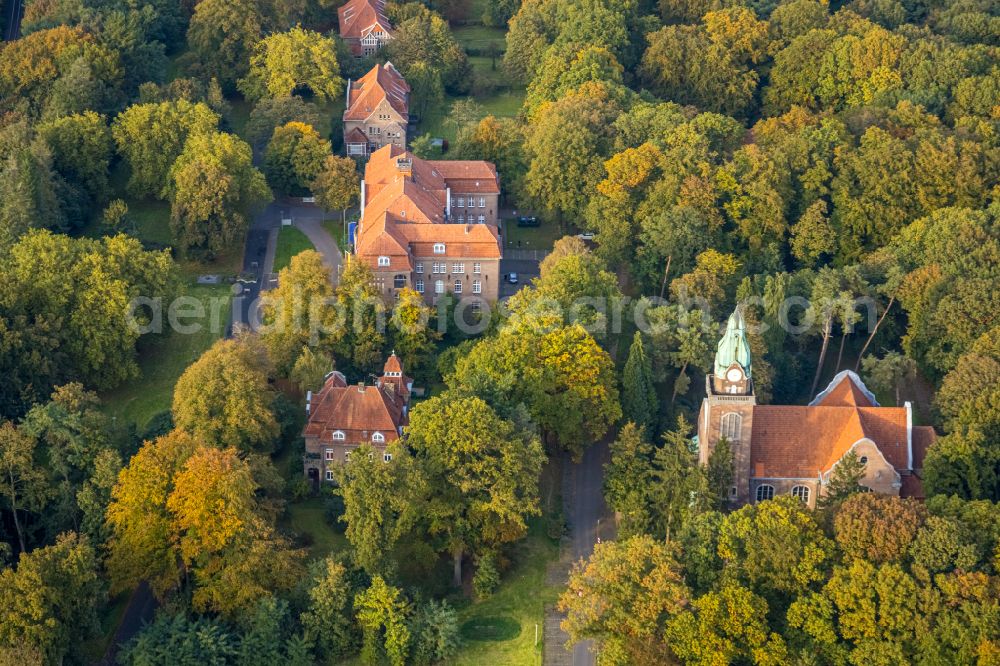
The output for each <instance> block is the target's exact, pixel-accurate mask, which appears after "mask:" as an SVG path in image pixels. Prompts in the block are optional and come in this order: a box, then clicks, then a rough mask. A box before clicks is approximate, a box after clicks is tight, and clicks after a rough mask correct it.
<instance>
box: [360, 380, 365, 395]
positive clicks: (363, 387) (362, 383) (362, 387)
mask: <svg viewBox="0 0 1000 666" xmlns="http://www.w3.org/2000/svg"><path fill="white" fill-rule="evenodd" d="M364 392H365V383H364V382H358V393H364Z"/></svg>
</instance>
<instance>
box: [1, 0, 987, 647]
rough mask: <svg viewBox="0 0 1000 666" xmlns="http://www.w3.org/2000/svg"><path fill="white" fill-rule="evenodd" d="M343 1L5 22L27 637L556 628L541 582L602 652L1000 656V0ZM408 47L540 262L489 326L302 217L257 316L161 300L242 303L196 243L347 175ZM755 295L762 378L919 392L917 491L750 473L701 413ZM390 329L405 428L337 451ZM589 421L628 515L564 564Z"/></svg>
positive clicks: (101, 1) (269, 641)
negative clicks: (308, 428) (336, 434)
mask: <svg viewBox="0 0 1000 666" xmlns="http://www.w3.org/2000/svg"><path fill="white" fill-rule="evenodd" d="M8 1H9V0H8ZM338 4H340V3H338V2H333V1H331V0H185V1H184V2H170V1H169V0H136V1H129V2H124V1H122V0H25V2H24V7H23V18H22V19H21V21H20V25H19V36H18V37H17V38H16V39H12V40H11V41H8V42H6V43H4V44H3V45H2V46H0V591H2V593H0V598H2V599H3V600H4V603H3V604H0V663H10V664H77V663H81V664H82V663H98V662H100V661H101V659H102V658H103V657H105V656H106V655H107V656H109V657H110V658H112V659H113V660H115V661H117V663H120V664H123V665H125V666H154V665H158V664H191V665H194V664H199V665H200V664H205V663H212V664H234V665H240V666H251V665H257V664H261V665H263V664H268V665H270V664H274V663H285V664H290V665H299V664H302V665H304V664H316V663H323V664H354V663H364V664H382V663H388V664H393V665H396V664H436V663H448V664H481V663H490V662H495V663H504V664H538V663H541V662H542V654H543V645H541V644H540V642H539V640H538V638H534V640H533V633H532V632H533V628H532V624H534V625H535V631H536V632H537V627H538V626H541V625H542V623H543V622H544V618H545V617H547V615H548V614H551V613H553V612H555V613H560V614H561V615H562V616H563V617H564V620H563V622H562V629H563V631H564V632H565V633H566V634H567V635H568V637H569V639H570V640H571V641H593V645H594V647H595V649H596V651H597V657H596V659H597V663H599V664H601V665H602V666H607V665H626V664H635V665H640V666H641V665H645V664H675V663H676V664H705V665H709V664H711V665H716V664H720V665H721V664H758V663H759V664H854V665H860V664H866V665H867V664H885V665H890V664H922V665H928V666H930V665H932V664H934V665H936V664H973V663H974V664H984V665H985V664H996V663H998V661H1000V601H998V599H1000V506H998V504H997V502H998V501H1000V317H998V316H997V313H998V311H1000V290H998V289H997V287H996V285H997V284H998V280H1000V200H998V198H1000V59H998V55H1000V5H997V4H996V3H994V2H990V1H989V0H852V1H850V2H834V3H829V2H826V1H822V0H780V1H775V0H659V1H658V2H654V1H653V0H427V1H426V2H423V1H421V2H406V3H393V2H390V3H387V5H386V14H387V16H388V18H389V20H390V21H391V23H392V25H393V29H394V32H393V37H392V39H391V41H389V43H388V44H387V45H386V46H385V47H384V48H383V49H382V50H381V51H379V52H377V53H375V54H374V55H369V56H365V57H363V58H356V57H354V56H353V55H352V54H351V52H350V50H349V48H348V45H347V44H345V42H344V41H343V40H342V39H341V38H340V37H339V35H338V31H337V11H336V10H337V6H338ZM4 8H5V9H6V10H7V11H5V12H4V15H5V18H4V20H9V19H7V18H6V17H7V16H10V14H11V12H10V5H5V7H4ZM15 15H16V12H15ZM4 27H5V28H9V27H10V26H4ZM7 33H8V31H7V30H6V29H5V30H4V34H7ZM386 61H391V62H392V63H393V64H394V65H395V66H396V67H397V68H398V69H399V71H400V72H401V73H402V74H403V76H404V77H405V78H406V80H407V82H408V83H409V85H410V87H411V89H412V93H411V98H410V109H411V112H413V113H414V115H418V114H419V121H418V122H417V132H416V133H415V134H413V135H411V141H410V149H411V150H412V151H413V153H414V154H415V155H418V156H420V157H423V158H428V159H459V160H487V161H490V162H492V163H494V164H495V165H496V166H497V171H498V172H499V174H500V182H501V185H502V188H503V191H502V195H503V200H504V208H508V209H517V210H523V211H531V212H532V213H533V214H535V215H537V216H538V217H539V218H540V219H541V226H540V227H539V228H538V229H537V230H532V229H528V230H515V231H516V233H518V234H522V236H519V238H522V239H523V240H524V241H525V242H526V243H528V244H529V245H530V246H531V247H538V248H539V249H541V250H543V251H544V254H545V257H544V259H543V260H542V261H541V263H540V265H539V271H538V272H539V276H538V277H537V278H535V279H533V280H532V281H531V282H530V284H527V285H525V286H524V287H523V288H522V289H520V290H519V291H518V292H517V293H516V294H515V295H514V296H512V297H511V298H510V299H509V300H507V301H506V302H505V303H502V304H494V307H493V309H492V310H489V311H488V312H486V313H484V317H483V319H482V321H483V324H484V325H483V326H482V327H481V328H482V329H483V330H478V331H476V332H471V333H470V332H469V329H468V327H467V326H458V325H456V323H455V310H456V306H457V303H456V302H455V300H454V299H449V298H445V299H442V300H441V302H440V303H439V304H438V306H437V307H435V308H432V307H430V306H428V305H426V304H425V302H424V300H423V298H422V297H421V295H419V294H417V293H416V292H415V291H412V290H409V289H406V290H404V291H403V292H402V293H401V294H400V296H399V298H398V300H397V301H396V302H394V303H383V302H382V301H381V300H380V298H379V296H378V292H377V291H376V290H375V289H374V287H373V286H372V280H373V278H372V273H371V271H370V269H368V268H367V267H366V266H365V265H364V264H363V263H361V262H358V261H353V262H346V263H345V265H344V267H343V270H342V271H341V272H340V273H339V275H334V274H333V273H332V272H331V269H330V267H329V266H328V265H326V264H325V263H324V261H323V259H322V257H321V255H320V254H319V253H318V252H316V251H313V250H312V249H309V248H306V249H305V250H304V251H302V252H290V253H289V254H292V255H293V256H291V257H290V258H289V260H288V262H287V265H285V266H283V267H281V268H280V270H279V269H276V271H275V272H276V273H278V281H277V288H275V289H273V290H270V291H267V292H265V293H264V296H263V298H262V312H263V318H264V321H265V322H266V323H267V324H268V326H267V327H266V328H265V329H262V330H261V331H260V332H259V333H258V332H253V331H243V330H233V331H226V330H224V328H225V326H224V322H223V326H222V327H221V328H219V329H217V330H216V329H213V330H210V331H204V332H201V333H198V334H195V335H186V334H183V333H181V332H178V331H176V330H175V331H163V330H158V329H156V326H154V324H155V323H156V321H157V317H156V311H155V310H154V309H149V308H144V307H139V308H136V306H135V302H136V299H142V300H143V302H145V303H151V302H152V303H171V302H173V301H176V300H178V299H188V302H194V303H196V304H197V305H198V306H199V307H201V308H202V309H203V310H204V309H211V308H212V307H218V306H219V305H220V304H221V306H222V307H223V309H224V310H225V311H226V312H228V307H229V303H230V298H231V295H232V291H231V290H230V286H231V285H229V284H228V283H226V284H222V285H217V286H206V285H204V284H199V283H198V281H197V278H198V277H199V276H202V275H204V274H221V275H225V276H233V277H235V276H236V275H237V274H239V273H240V271H241V266H242V263H241V262H242V255H243V249H244V243H245V242H246V239H247V236H248V232H249V231H250V229H251V226H252V222H253V220H254V218H255V216H256V215H259V214H261V211H263V210H264V209H265V207H266V206H268V205H269V204H271V203H272V202H276V201H277V202H281V201H287V200H288V199H289V197H302V196H304V195H313V196H315V197H316V202H317V205H318V206H319V207H321V208H322V209H324V210H326V211H330V212H331V214H330V220H331V221H332V222H331V228H337V227H339V225H340V224H341V220H342V217H346V213H345V212H342V211H348V210H352V209H355V208H356V206H357V204H358V199H359V196H360V195H361V192H360V187H359V179H360V177H361V173H362V171H363V164H358V163H356V162H355V161H354V160H353V159H350V158H347V157H341V156H340V155H341V154H342V153H343V152H344V151H343V141H342V134H341V124H340V122H341V121H340V114H341V113H342V112H343V105H344V101H343V98H344V92H345V86H346V85H347V82H348V81H349V80H351V79H356V78H358V77H359V76H361V75H362V74H364V73H365V72H367V71H368V70H369V69H370V68H371V67H372V66H373V65H374V64H375V63H376V62H383V63H384V62H386ZM439 138H445V139H447V144H446V145H447V150H446V151H444V150H443V144H442V142H436V141H434V139H439ZM324 224H326V221H324ZM509 228H510V227H508V229H509ZM511 233H513V232H511ZM580 234H583V239H581V237H580ZM591 239H592V240H591ZM520 242H521V241H519V244H518V246H517V247H520ZM511 246H512V247H513V243H512V242H511ZM310 247H311V246H310ZM341 249H345V248H341ZM581 303H584V305H583V306H581V305H580V304H581ZM600 303H614V304H617V305H618V306H619V307H620V308H621V309H622V312H623V316H621V317H616V316H611V315H609V312H608V310H607V309H605V308H602V307H600V305H599V304H600ZM789 303H797V304H800V305H796V306H794V307H791V308H789V306H788V304H789ZM303 304H304V306H303V307H298V306H300V305H303ZM859 304H870V308H867V309H866V308H864V307H862V306H861V305H859ZM737 306H739V307H740V310H741V312H742V314H743V316H744V317H745V318H746V320H747V321H748V323H750V324H752V325H754V327H753V328H752V332H751V334H750V339H749V342H750V347H751V350H752V354H753V362H754V385H755V390H756V398H757V401H758V402H759V403H763V404H768V403H773V404H775V405H802V404H806V403H808V401H809V400H810V399H811V398H812V397H813V396H814V395H816V393H817V390H818V389H819V388H822V387H823V386H825V385H826V382H827V381H829V379H830V378H831V377H833V376H834V375H835V374H836V373H837V372H839V371H842V370H853V371H856V372H858V373H859V374H860V375H861V376H862V377H863V378H864V381H865V382H866V384H867V386H868V387H869V388H871V389H872V391H874V392H875V394H876V395H877V396H878V398H879V401H880V402H881V403H882V404H884V405H897V406H899V405H902V403H903V401H904V400H905V401H912V402H913V403H914V405H915V418H916V420H917V422H918V423H919V424H920V425H927V426H933V427H934V428H935V430H936V431H937V435H938V437H937V441H936V442H935V443H934V444H933V446H932V447H931V448H930V450H929V451H928V453H927V457H926V459H925V461H924V467H923V469H922V472H921V482H922V487H923V492H924V494H925V495H926V499H925V500H917V499H909V498H907V499H901V498H899V497H894V496H881V495H877V494H874V493H865V492H861V488H860V487H859V485H858V480H859V479H860V478H861V475H862V473H863V463H862V462H861V461H860V460H859V459H857V458H851V459H849V460H847V464H845V465H839V466H838V468H837V473H836V474H835V475H834V478H833V479H832V480H831V482H830V485H829V488H828V492H827V494H826V495H825V496H824V497H823V498H821V502H820V503H819V505H818V506H817V507H816V508H815V509H810V508H808V507H807V506H805V505H803V503H802V502H800V501H799V500H798V499H795V498H793V497H777V498H775V499H773V500H768V501H763V502H760V503H756V504H750V505H747V506H743V507H740V508H735V509H734V508H733V507H731V506H730V505H729V503H728V501H727V499H728V491H729V488H730V486H731V484H732V474H733V472H732V462H731V454H730V453H729V451H728V450H727V449H725V448H724V447H718V448H717V449H716V451H715V454H713V456H712V458H711V459H710V460H709V461H708V463H707V464H699V462H698V458H697V456H696V453H695V449H693V448H692V444H691V441H692V440H691V438H692V435H693V432H694V428H693V426H692V422H694V421H695V420H696V418H697V414H698V408H699V405H700V402H701V398H702V396H703V395H704V390H705V389H704V376H705V375H706V373H709V372H711V369H712V367H713V366H712V364H713V358H714V355H715V346H716V344H717V342H718V340H719V336H720V331H721V328H720V325H722V324H723V323H724V322H725V320H726V318H727V317H728V316H729V314H730V313H731V312H733V310H734V309H735V308H736V307H737ZM344 311H346V312H352V313H354V317H353V321H352V325H351V326H343V325H338V324H337V319H338V314H339V313H341V312H344ZM637 313H640V314H641V315H642V317H644V318H645V320H647V321H649V322H653V323H655V324H656V325H655V326H653V327H651V328H648V327H647V328H644V327H642V326H638V325H636V323H635V322H636V321H637ZM223 319H225V316H223ZM390 351H392V352H395V353H396V354H398V355H399V356H400V357H401V358H403V359H404V361H405V364H406V370H407V373H408V374H409V375H411V376H412V377H413V378H414V379H415V380H416V383H417V384H418V385H419V386H421V387H425V388H426V389H427V392H426V394H425V395H424V396H423V397H422V398H421V399H419V400H416V401H415V403H414V405H413V408H412V410H411V413H410V420H409V425H408V426H407V430H406V437H405V438H404V439H401V440H400V441H399V442H398V443H394V444H392V445H390V451H391V462H388V461H389V458H387V459H385V460H386V462H383V459H382V458H381V457H376V456H375V455H374V452H372V451H364V450H362V451H361V452H360V454H359V455H354V456H352V457H351V459H350V461H349V462H348V463H346V464H344V465H343V466H342V467H341V468H340V469H339V470H338V472H337V478H336V483H334V484H329V485H324V486H323V487H322V488H321V489H320V490H318V491H317V490H315V489H314V488H313V487H312V486H311V485H310V484H308V483H307V482H306V480H305V479H304V478H303V475H302V455H303V450H304V449H303V440H302V436H301V433H302V428H303V423H304V418H305V401H306V395H307V393H308V392H310V391H316V390H317V389H318V388H319V387H320V386H321V385H322V384H323V382H324V378H325V377H327V375H328V373H329V372H330V371H331V370H333V369H336V370H338V371H339V372H342V373H344V375H345V376H346V377H347V378H348V380H349V381H351V382H358V381H365V380H366V378H368V377H369V376H371V374H372V373H375V372H378V371H379V370H380V369H381V368H382V364H383V362H384V360H385V358H386V356H387V355H388V354H389V353H390ZM598 446H608V447H609V451H610V452H609V455H608V457H609V461H608V463H607V464H606V465H605V466H604V479H603V494H604V498H605V499H606V502H607V505H608V507H609V509H610V511H611V512H613V514H614V515H613V517H611V518H610V519H609V522H613V523H614V532H615V536H614V538H606V539H604V540H603V542H601V543H598V544H597V545H596V546H595V548H594V550H593V554H592V555H591V556H590V557H589V558H587V559H581V560H579V561H577V562H569V561H566V559H567V558H566V557H565V556H564V547H563V545H562V544H564V543H565V541H566V537H567V534H568V533H569V531H570V530H571V529H572V526H571V525H570V524H569V521H568V517H567V515H566V509H565V502H566V501H568V499H567V498H566V497H563V494H564V491H565V483H564V481H565V479H564V476H565V475H566V473H567V470H571V469H574V466H576V465H579V463H580V460H581V459H582V458H583V457H584V456H585V455H586V453H587V452H588V451H590V450H591V449H592V448H593V447H598ZM365 453H369V454H370V455H364V454H365ZM560 567H562V569H561V571H563V572H565V573H567V576H563V577H562V578H561V579H560V578H559V577H558V576H555V577H553V576H552V575H550V574H551V572H552V571H556V570H560ZM137 590H140V592H137ZM142 590H145V592H144V593H145V594H147V595H149V597H150V599H151V601H150V603H151V604H152V605H155V606H156V611H155V614H153V615H152V616H151V617H149V618H145V619H149V620H150V621H149V622H147V623H143V622H141V621H139V622H136V624H137V626H136V627H135V630H134V631H133V632H131V633H130V634H129V635H128V637H127V640H125V641H124V642H123V643H122V644H121V645H117V644H116V641H115V636H116V634H117V631H118V628H119V627H120V626H124V624H127V622H126V623H123V621H122V618H123V617H124V618H126V619H128V618H130V617H131V614H132V613H133V609H132V601H133V600H134V598H136V597H135V596H134V595H137V594H142V593H143V592H141V591H142ZM536 635H537V634H536ZM546 637H547V635H546ZM544 647H545V648H546V649H548V646H544ZM559 649H561V648H559ZM109 663H111V662H109Z"/></svg>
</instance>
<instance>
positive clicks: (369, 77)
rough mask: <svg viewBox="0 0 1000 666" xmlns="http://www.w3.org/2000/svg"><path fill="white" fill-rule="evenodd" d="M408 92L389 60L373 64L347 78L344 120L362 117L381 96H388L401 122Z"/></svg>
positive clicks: (377, 102)
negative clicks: (359, 76)
mask: <svg viewBox="0 0 1000 666" xmlns="http://www.w3.org/2000/svg"><path fill="white" fill-rule="evenodd" d="M409 94H410V86H409V85H408V84H407V83H406V80H405V79H403V75H402V74H400V73H399V71H398V70H397V69H396V68H395V67H394V66H393V64H392V63H391V62H387V63H386V64H385V65H384V66H383V65H381V64H377V65H375V66H374V67H372V68H371V70H370V71H369V72H368V73H367V74H365V75H364V76H362V77H361V78H360V79H358V80H357V81H352V82H351V87H350V90H349V91H348V101H347V109H346V110H345V111H344V120H366V119H367V118H368V117H369V116H370V115H371V114H372V113H374V111H375V109H376V108H378V106H379V105H380V104H381V103H382V101H383V100H388V101H389V105H390V106H391V107H392V108H393V109H395V110H396V112H397V113H398V114H399V115H401V116H402V117H403V122H404V123H405V122H406V120H407V118H408V117H409V115H408V114H409V104H408V99H409ZM362 136H363V135H362Z"/></svg>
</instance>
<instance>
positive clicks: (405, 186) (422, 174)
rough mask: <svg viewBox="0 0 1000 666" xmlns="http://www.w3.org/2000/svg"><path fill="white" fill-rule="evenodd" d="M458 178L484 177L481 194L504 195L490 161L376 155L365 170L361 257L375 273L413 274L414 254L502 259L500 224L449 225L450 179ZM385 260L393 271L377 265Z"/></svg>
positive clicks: (390, 151) (389, 151) (388, 150)
mask: <svg viewBox="0 0 1000 666" xmlns="http://www.w3.org/2000/svg"><path fill="white" fill-rule="evenodd" d="M454 174H459V175H469V174H472V175H482V177H483V180H482V181H479V183H480V186H481V188H482V190H481V191H483V192H484V193H487V192H488V193H492V194H499V191H500V187H499V184H498V183H497V179H496V169H495V167H494V166H493V165H492V164H489V163H487V162H454V163H452V162H447V161H432V160H423V159H420V158H419V157H416V156H414V155H413V154H412V153H410V152H408V151H405V150H403V149H402V148H400V147H398V146H385V147H383V148H381V149H379V150H377V151H375V152H374V153H372V155H371V157H370V158H369V160H368V164H367V165H366V166H365V209H364V214H363V216H362V218H361V226H360V229H359V231H358V239H357V244H356V253H357V256H358V257H360V258H361V259H362V260H363V261H365V262H366V263H368V264H369V265H371V266H372V267H373V268H377V269H379V270H388V271H397V270H399V271H402V270H408V271H412V270H413V269H412V264H411V263H410V256H411V255H413V256H419V257H433V256H440V257H442V258H457V257H464V258H483V259H498V258H500V256H501V248H500V240H499V239H500V233H499V230H498V229H497V227H496V226H495V225H492V224H452V223H447V222H446V221H445V208H446V203H447V189H448V187H449V185H450V183H451V181H450V180H448V178H449V176H450V175H454ZM460 182H465V181H460ZM466 191H469V190H466ZM438 243H444V244H445V252H444V253H435V252H434V246H435V244H438ZM380 256H383V257H385V256H387V257H389V258H390V265H389V266H388V267H385V266H382V267H379V266H378V263H377V262H378V257H380Z"/></svg>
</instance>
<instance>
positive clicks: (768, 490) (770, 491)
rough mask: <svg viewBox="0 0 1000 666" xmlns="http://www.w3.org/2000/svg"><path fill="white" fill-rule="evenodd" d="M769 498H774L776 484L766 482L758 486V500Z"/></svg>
mask: <svg viewBox="0 0 1000 666" xmlns="http://www.w3.org/2000/svg"><path fill="white" fill-rule="evenodd" d="M769 499H774V486H769V485H767V484H766V483H765V484H762V485H759V486H757V501H758V502H763V501H764V500H769Z"/></svg>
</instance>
